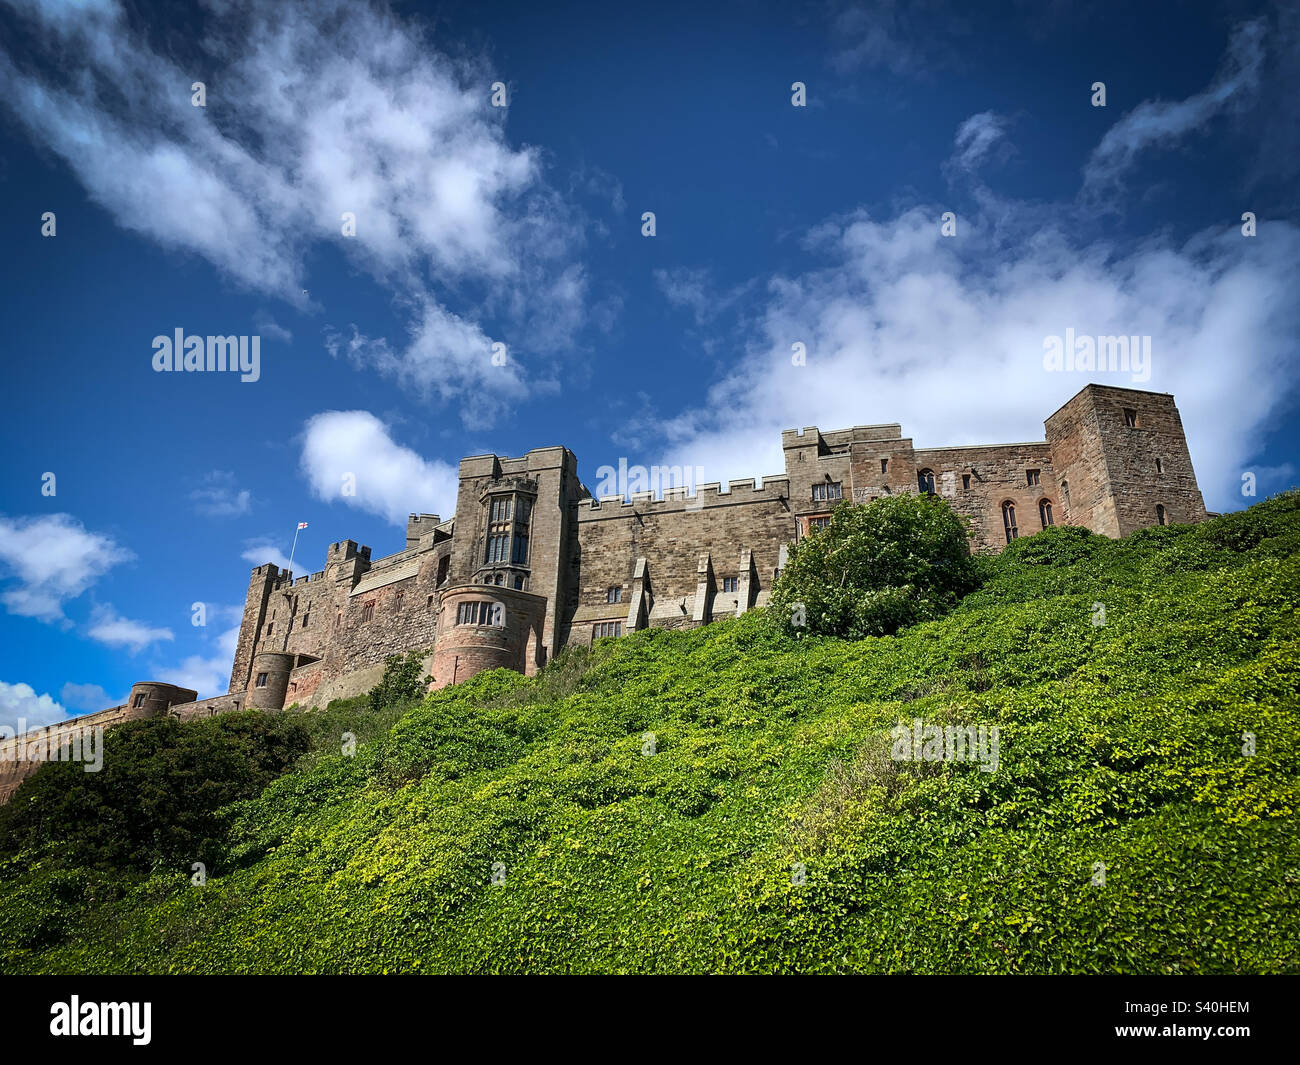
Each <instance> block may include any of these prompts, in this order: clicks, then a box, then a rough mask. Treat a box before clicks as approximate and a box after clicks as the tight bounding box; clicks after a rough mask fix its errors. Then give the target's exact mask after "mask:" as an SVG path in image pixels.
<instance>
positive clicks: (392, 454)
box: [300, 410, 459, 525]
mask: <svg viewBox="0 0 1300 1065" xmlns="http://www.w3.org/2000/svg"><path fill="white" fill-rule="evenodd" d="M300 462H301V467H302V472H303V475H304V476H305V477H306V478H307V482H308V484H309V485H310V487H311V491H312V494H313V495H315V496H316V497H317V498H318V499H322V500H325V501H326V502H341V503H346V504H347V505H349V506H354V507H357V508H359V509H361V510H364V511H367V512H368V513H371V514H377V515H379V516H380V517H382V518H384V519H385V520H387V521H388V522H390V523H391V524H393V525H405V524H406V519H407V516H408V515H409V514H410V513H412V512H414V511H424V512H427V513H435V514H443V515H446V516H450V515H451V514H452V513H453V512H454V511H455V509H456V491H457V488H458V486H459V472H458V470H457V469H456V467H454V466H452V465H450V464H448V463H445V462H436V461H435V462H431V461H429V460H427V459H425V458H424V457H422V456H421V455H419V454H418V453H417V452H415V451H412V450H411V449H410V448H407V447H403V446H402V445H400V444H398V443H397V442H395V441H394V440H393V438H392V436H391V435H390V433H389V430H388V427H387V426H386V425H384V423H383V422H381V421H380V420H379V419H378V418H376V417H375V416H374V415H373V414H371V413H369V412H368V411H361V410H349V411H325V412H323V413H321V414H317V415H316V416H315V417H313V418H311V419H310V420H309V421H308V422H307V424H306V425H305V426H304V427H303V437H302V456H301V459H300Z"/></svg>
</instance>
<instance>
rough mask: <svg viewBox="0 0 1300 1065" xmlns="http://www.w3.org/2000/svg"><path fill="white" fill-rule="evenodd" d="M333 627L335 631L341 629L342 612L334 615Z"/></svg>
mask: <svg viewBox="0 0 1300 1065" xmlns="http://www.w3.org/2000/svg"><path fill="white" fill-rule="evenodd" d="M334 627H335V628H336V629H341V628H343V611H341V610H340V611H339V612H338V613H337V614H335V615H334Z"/></svg>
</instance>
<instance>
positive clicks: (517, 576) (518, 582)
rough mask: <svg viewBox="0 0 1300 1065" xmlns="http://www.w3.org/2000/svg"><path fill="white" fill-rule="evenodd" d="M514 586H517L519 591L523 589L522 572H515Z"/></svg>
mask: <svg viewBox="0 0 1300 1065" xmlns="http://www.w3.org/2000/svg"><path fill="white" fill-rule="evenodd" d="M515 587H516V588H518V589H519V590H520V591H523V587H524V575H523V574H522V573H516V574H515Z"/></svg>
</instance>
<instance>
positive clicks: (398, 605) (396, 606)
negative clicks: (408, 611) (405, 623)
mask: <svg viewBox="0 0 1300 1065" xmlns="http://www.w3.org/2000/svg"><path fill="white" fill-rule="evenodd" d="M404 595H406V593H405V592H404V591H402V592H396V593H395V594H394V595H393V610H395V611H397V610H401V609H402V597H403V596H404Z"/></svg>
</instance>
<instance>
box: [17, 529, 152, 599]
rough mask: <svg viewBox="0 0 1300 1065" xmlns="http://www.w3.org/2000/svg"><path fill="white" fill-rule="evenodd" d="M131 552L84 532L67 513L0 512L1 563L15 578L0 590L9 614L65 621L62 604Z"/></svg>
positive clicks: (93, 534) (122, 560)
mask: <svg viewBox="0 0 1300 1065" xmlns="http://www.w3.org/2000/svg"><path fill="white" fill-rule="evenodd" d="M133 557H134V556H133V555H132V554H131V552H130V551H128V550H127V549H126V548H124V547H122V546H120V545H119V544H117V543H116V542H115V541H114V540H113V539H112V537H109V536H105V535H103V534H100V533H93V532H90V531H88V530H87V529H86V528H85V527H84V526H83V525H82V524H81V522H79V521H77V519H76V518H74V517H72V516H71V515H70V514H49V515H42V516H40V517H25V518H7V517H4V516H3V515H0V563H3V564H4V566H5V567H6V568H7V569H8V570H9V572H10V575H11V576H12V577H14V578H16V579H17V581H18V583H17V585H16V586H11V587H9V588H7V589H6V590H5V591H4V593H3V594H0V602H3V603H4V605H5V608H6V609H7V610H8V611H9V613H11V614H17V615H19V616H21V617H30V618H37V619H38V620H40V621H51V622H63V623H65V624H70V623H68V622H67V619H66V618H65V617H64V614H63V607H64V604H65V603H66V602H67V601H68V600H70V599H75V598H76V597H77V596H79V595H81V593H82V592H84V591H85V590H86V589H87V588H89V587H90V586H91V585H92V584H94V583H95V581H97V580H98V579H99V578H100V577H102V576H103V575H104V574H105V573H107V572H108V571H109V570H110V569H112V568H113V567H114V566H116V565H118V564H120V563H122V562H126V561H129V560H130V559H132V558H133Z"/></svg>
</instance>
